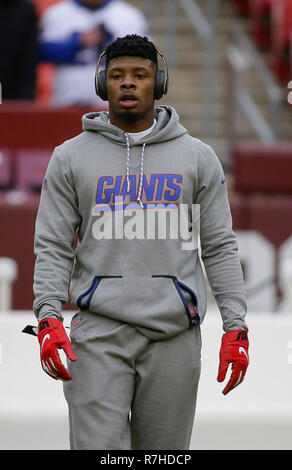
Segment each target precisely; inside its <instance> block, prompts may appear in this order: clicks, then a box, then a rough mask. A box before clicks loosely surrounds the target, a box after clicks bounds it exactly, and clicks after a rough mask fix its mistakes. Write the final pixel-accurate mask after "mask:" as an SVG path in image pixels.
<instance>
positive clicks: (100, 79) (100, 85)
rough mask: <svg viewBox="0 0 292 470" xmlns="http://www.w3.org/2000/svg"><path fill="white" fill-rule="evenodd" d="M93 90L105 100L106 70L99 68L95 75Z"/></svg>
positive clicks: (106, 97)
mask: <svg viewBox="0 0 292 470" xmlns="http://www.w3.org/2000/svg"><path fill="white" fill-rule="evenodd" d="M95 91H96V94H97V95H98V96H99V97H100V98H101V99H102V100H103V101H107V100H108V96H107V89H106V71H105V70H101V71H100V72H98V75H97V77H95Z"/></svg>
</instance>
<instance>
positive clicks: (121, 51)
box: [105, 34, 158, 67]
mask: <svg viewBox="0 0 292 470" xmlns="http://www.w3.org/2000/svg"><path fill="white" fill-rule="evenodd" d="M105 54H106V67H107V65H108V64H109V62H110V61H111V60H112V59H114V58H116V57H123V56H131V57H143V58H144V59H149V60H151V62H153V63H154V64H155V65H158V60H157V50H156V47H155V46H154V44H153V42H151V41H150V40H149V39H148V38H147V37H146V36H144V37H142V36H138V35H137V34H127V36H124V37H122V38H117V39H116V40H115V41H114V42H112V43H111V44H109V45H108V46H107V47H106V49H105Z"/></svg>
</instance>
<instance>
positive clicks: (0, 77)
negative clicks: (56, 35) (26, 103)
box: [0, 0, 37, 100]
mask: <svg viewBox="0 0 292 470" xmlns="http://www.w3.org/2000/svg"><path fill="white" fill-rule="evenodd" d="M0 57H1V61H0V82H1V87H2V99H4V100H33V99H34V98H35V89H36V66H37V16H36V10H35V6H34V5H33V4H32V3H31V2H30V1H28V0H0Z"/></svg>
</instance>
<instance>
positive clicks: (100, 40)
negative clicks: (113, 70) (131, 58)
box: [39, 0, 149, 108]
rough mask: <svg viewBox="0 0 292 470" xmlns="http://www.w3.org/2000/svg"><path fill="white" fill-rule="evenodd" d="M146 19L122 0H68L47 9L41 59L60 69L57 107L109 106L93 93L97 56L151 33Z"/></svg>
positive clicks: (54, 97)
mask: <svg viewBox="0 0 292 470" xmlns="http://www.w3.org/2000/svg"><path fill="white" fill-rule="evenodd" d="M148 29H149V28H148V23H147V21H146V19H145V18H144V16H143V14H142V13H141V12H140V11H139V10H138V9H137V8H135V7H133V6H132V5H129V4H128V3H126V2H124V1H122V0H68V1H61V2H59V3H57V4H55V5H53V6H52V7H50V8H48V9H47V10H46V11H45V13H44V14H43V16H42V18H41V21H40V38H39V42H40V59H41V60H42V61H46V62H50V63H53V64H55V65H56V70H55V77H54V82H53V86H52V88H53V90H52V98H51V99H52V102H53V104H55V105H61V106H70V105H97V104H98V103H99V104H101V105H102V107H103V108H105V107H107V105H106V104H105V103H104V102H102V101H101V100H99V98H98V97H97V96H96V94H95V88H94V76H95V67H96V62H97V60H98V57H99V55H100V54H101V52H102V51H103V50H104V49H105V47H106V46H107V44H109V43H110V42H112V41H113V40H114V39H116V38H117V37H119V36H124V35H125V34H128V33H137V34H140V35H142V36H144V35H147V34H148Z"/></svg>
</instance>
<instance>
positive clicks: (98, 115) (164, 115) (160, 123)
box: [82, 106, 187, 146]
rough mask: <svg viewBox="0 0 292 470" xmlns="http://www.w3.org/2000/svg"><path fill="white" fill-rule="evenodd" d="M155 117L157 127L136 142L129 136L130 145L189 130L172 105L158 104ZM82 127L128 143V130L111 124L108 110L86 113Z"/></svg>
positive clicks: (157, 139)
mask: <svg viewBox="0 0 292 470" xmlns="http://www.w3.org/2000/svg"><path fill="white" fill-rule="evenodd" d="M155 118H156V120H157V124H156V126H155V128H154V129H153V130H152V132H151V133H150V134H148V135H146V136H145V137H143V139H142V140H140V141H138V142H134V141H133V140H132V139H131V137H130V136H129V144H130V146H133V145H142V144H143V143H145V144H146V145H149V144H154V143H158V142H166V141H168V140H172V139H177V138H178V137H181V136H182V135H184V134H186V133H187V130H186V129H185V128H184V127H183V126H182V125H181V124H180V122H179V117H178V114H177V112H176V110H175V109H174V108H172V107H171V106H156V107H155ZM82 128H83V130H84V131H95V132H98V133H100V134H102V135H103V136H104V137H106V138H108V139H110V140H112V141H113V142H115V143H116V144H121V145H126V139H125V134H126V132H125V131H123V130H122V129H120V128H119V127H116V126H114V125H112V124H110V122H109V113H108V112H107V111H101V112H93V113H88V114H85V115H84V116H83V117H82Z"/></svg>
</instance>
